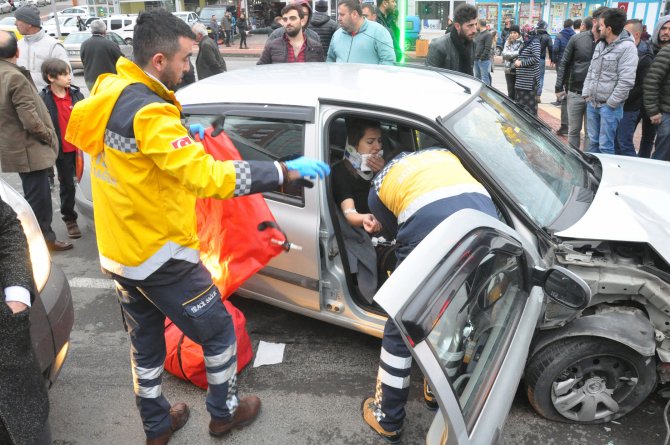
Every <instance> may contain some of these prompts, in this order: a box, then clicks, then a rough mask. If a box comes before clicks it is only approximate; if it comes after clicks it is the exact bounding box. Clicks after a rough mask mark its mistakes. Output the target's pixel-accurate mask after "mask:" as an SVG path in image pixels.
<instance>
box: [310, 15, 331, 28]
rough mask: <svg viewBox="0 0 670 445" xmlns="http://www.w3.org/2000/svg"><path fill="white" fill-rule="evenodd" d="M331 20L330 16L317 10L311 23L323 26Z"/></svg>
mask: <svg viewBox="0 0 670 445" xmlns="http://www.w3.org/2000/svg"><path fill="white" fill-rule="evenodd" d="M329 21H330V16H328V15H326V14H324V13H322V12H315V13H314V15H313V16H312V19H311V20H310V21H309V24H310V25H313V26H323V25H325V24H326V23H328V22H329Z"/></svg>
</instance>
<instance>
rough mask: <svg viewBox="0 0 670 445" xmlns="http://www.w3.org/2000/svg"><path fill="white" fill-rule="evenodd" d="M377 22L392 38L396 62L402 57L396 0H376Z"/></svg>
mask: <svg viewBox="0 0 670 445" xmlns="http://www.w3.org/2000/svg"><path fill="white" fill-rule="evenodd" d="M376 14H377V23H379V24H380V25H382V26H383V27H384V28H386V29H388V31H389V32H390V33H391V38H392V39H393V52H395V60H396V62H400V60H401V59H402V49H401V48H400V28H398V8H397V6H396V0H377V11H376Z"/></svg>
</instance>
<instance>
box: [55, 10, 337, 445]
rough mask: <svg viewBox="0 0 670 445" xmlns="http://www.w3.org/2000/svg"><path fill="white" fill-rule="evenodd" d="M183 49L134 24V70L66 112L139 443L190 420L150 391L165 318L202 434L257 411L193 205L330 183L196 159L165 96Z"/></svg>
mask: <svg viewBox="0 0 670 445" xmlns="http://www.w3.org/2000/svg"><path fill="white" fill-rule="evenodd" d="M194 39H195V35H193V33H192V31H191V30H190V28H189V27H188V25H187V24H186V23H184V22H183V21H182V20H180V19H178V18H177V17H175V16H173V15H172V14H170V13H168V12H165V11H163V10H158V11H151V12H147V13H143V14H141V15H140V16H139V17H138V19H137V23H136V25H135V32H134V39H133V54H134V59H135V63H133V62H131V61H129V60H127V59H125V58H121V59H119V61H118V63H117V73H118V74H115V75H102V76H100V77H99V78H98V80H97V82H96V84H95V85H94V87H93V90H92V91H91V97H90V98H89V99H86V100H84V101H81V102H79V103H77V106H76V107H75V108H74V110H73V112H72V116H71V118H70V123H69V126H68V130H67V135H66V139H67V140H69V141H70V142H71V143H73V144H74V145H76V146H77V147H80V148H81V149H82V150H84V151H86V152H87V153H88V154H89V155H90V156H91V182H92V189H93V203H94V211H95V223H96V224H95V225H96V231H97V239H98V250H99V252H100V262H101V264H102V267H103V269H104V270H105V271H107V272H108V273H110V274H111V275H112V277H113V278H114V280H115V281H116V283H117V293H118V298H119V301H120V303H121V307H122V309H123V316H124V320H125V324H126V326H127V330H128V333H129V335H130V341H131V359H132V375H133V385H134V390H135V395H136V402H137V406H138V408H139V411H140V416H141V417H142V421H143V424H144V430H145V433H146V437H147V444H165V443H167V442H168V441H169V439H170V437H171V435H172V433H173V432H174V431H176V430H177V429H179V428H181V427H182V426H183V425H184V424H185V423H186V421H187V420H188V416H189V409H188V407H187V406H186V405H185V404H184V403H177V404H175V405H173V406H170V404H169V402H168V401H167V400H166V398H165V397H164V396H163V394H162V391H161V374H162V372H163V363H164V360H165V341H164V336H163V331H164V326H163V323H164V320H165V316H168V317H169V318H170V319H171V320H172V321H174V323H175V324H176V325H177V326H178V327H179V328H180V329H181V330H182V331H183V332H184V333H185V334H186V335H187V336H188V337H189V338H191V339H192V340H194V341H195V342H197V343H199V344H201V345H202V347H203V350H204V356H205V366H206V370H207V381H208V384H209V389H208V392H207V401H206V405H207V410H208V411H209V413H210V416H211V421H210V423H209V432H210V434H211V435H213V436H221V435H223V434H225V433H227V432H228V431H230V430H231V429H233V428H235V427H236V426H240V425H242V424H246V423H249V422H251V421H252V420H253V419H254V418H255V417H256V416H257V415H258V412H259V409H260V400H259V399H258V397H255V396H251V397H246V398H244V399H241V400H240V399H238V397H237V385H236V370H237V359H236V357H237V355H236V342H235V332H234V330H233V324H232V320H231V317H230V315H229V314H228V312H227V311H226V309H225V307H224V305H223V303H222V302H221V296H220V295H219V292H218V290H217V288H216V286H214V285H213V284H212V279H211V276H210V274H209V272H208V271H207V270H206V269H205V267H204V266H203V265H202V263H201V262H200V259H199V252H198V247H199V246H198V236H197V233H196V217H195V200H196V198H197V197H216V198H221V199H225V198H231V197H234V196H241V195H246V194H250V193H258V192H263V191H270V190H276V189H278V188H279V186H280V185H282V184H283V183H288V182H289V181H294V180H297V179H299V178H301V177H304V176H309V177H317V176H318V177H320V178H323V177H324V176H325V175H327V174H328V173H329V168H328V166H327V165H326V164H324V163H321V162H318V161H313V160H309V159H305V158H298V159H295V160H292V161H288V162H285V163H278V162H275V163H273V162H254V161H250V162H245V161H228V162H220V161H215V160H214V159H213V158H212V157H211V156H210V155H208V154H206V153H205V151H204V149H203V146H202V145H201V144H200V143H199V142H195V141H194V140H193V139H192V138H191V136H190V135H189V132H188V131H187V129H186V128H185V127H184V126H183V124H182V122H181V121H180V114H181V107H180V105H179V103H178V102H177V100H176V99H175V97H174V94H173V92H172V91H171V90H172V89H173V88H174V87H175V86H176V85H177V84H178V83H179V82H180V80H181V77H182V75H183V74H184V73H185V72H186V71H188V69H189V58H190V56H191V48H192V45H193V42H194ZM197 131H199V132H200V131H202V127H201V128H200V129H197Z"/></svg>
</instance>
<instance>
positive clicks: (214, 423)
mask: <svg viewBox="0 0 670 445" xmlns="http://www.w3.org/2000/svg"><path fill="white" fill-rule="evenodd" d="M260 411H261V399H259V398H258V397H256V396H249V397H245V398H243V399H242V400H240V404H239V405H238V406H237V409H236V410H235V413H234V414H233V416H232V418H227V419H220V420H217V419H212V420H211V421H210V422H209V434H211V435H212V436H214V437H221V436H223V435H224V434H226V433H227V432H229V431H230V430H232V429H233V428H241V427H243V426H247V425H249V424H250V423H251V422H253V421H254V420H255V419H256V417H258V413H259V412H260Z"/></svg>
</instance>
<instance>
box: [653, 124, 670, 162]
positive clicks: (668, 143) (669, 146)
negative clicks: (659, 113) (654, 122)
mask: <svg viewBox="0 0 670 445" xmlns="http://www.w3.org/2000/svg"><path fill="white" fill-rule="evenodd" d="M652 159H659V160H661V161H670V113H663V117H662V118H661V123H660V124H658V126H657V131H656V148H655V149H654V154H653V156H652Z"/></svg>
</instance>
